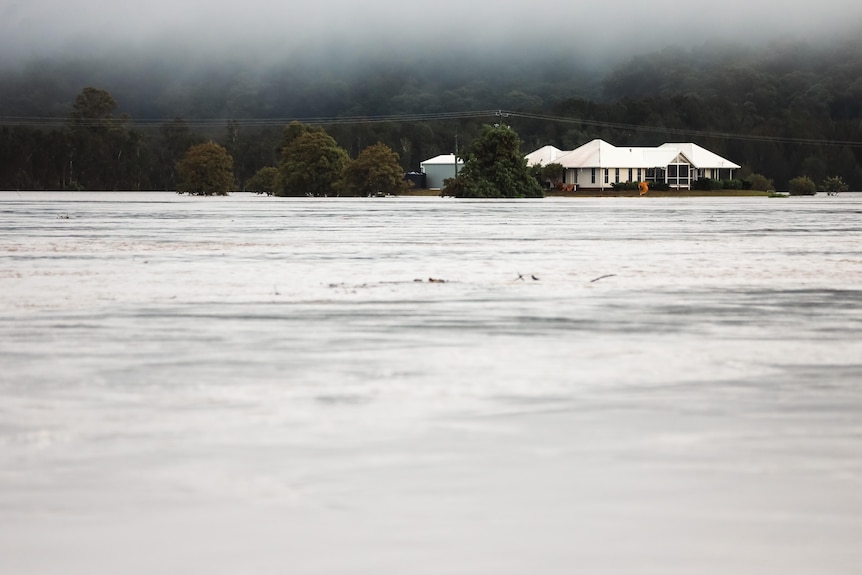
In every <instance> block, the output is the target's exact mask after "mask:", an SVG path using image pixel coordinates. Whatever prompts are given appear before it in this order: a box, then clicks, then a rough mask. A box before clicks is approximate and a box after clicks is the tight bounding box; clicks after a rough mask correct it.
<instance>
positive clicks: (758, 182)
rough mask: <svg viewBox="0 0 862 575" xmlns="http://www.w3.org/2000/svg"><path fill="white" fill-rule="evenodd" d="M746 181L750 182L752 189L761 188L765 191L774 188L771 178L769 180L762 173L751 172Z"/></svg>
mask: <svg viewBox="0 0 862 575" xmlns="http://www.w3.org/2000/svg"><path fill="white" fill-rule="evenodd" d="M748 181H749V182H751V189H752V190H761V191H764V192H766V191H768V190H774V189H775V184H773V183H772V180H770V179H769V178H767V177H766V176H764V175H763V174H751V175H750V176H749V177H748Z"/></svg>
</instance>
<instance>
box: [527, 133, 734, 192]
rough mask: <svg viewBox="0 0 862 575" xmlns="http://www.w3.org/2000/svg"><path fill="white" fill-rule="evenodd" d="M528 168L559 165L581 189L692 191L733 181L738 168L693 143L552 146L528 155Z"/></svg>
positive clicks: (599, 141)
mask: <svg viewBox="0 0 862 575" xmlns="http://www.w3.org/2000/svg"><path fill="white" fill-rule="evenodd" d="M526 158H527V164H528V165H536V164H538V165H542V166H543V165H547V164H549V163H557V164H560V165H562V166H563V168H565V179H564V183H565V184H568V185H572V184H574V185H575V186H576V187H577V188H579V189H604V188H610V187H611V185H612V184H614V183H620V182H643V181H646V182H665V183H667V184H668V185H669V186H670V187H671V188H674V189H690V188H691V184H692V182H694V181H695V180H697V179H700V178H711V179H715V180H723V179H731V178H732V177H733V170H737V169H739V168H740V166H739V165H737V164H735V163H733V162H731V161H730V160H728V159H725V158H722V157H721V156H719V155H717V154H714V153H712V152H710V151H709V150H706V149H704V148H701V147H700V146H698V145H697V144H693V143H681V144H676V143H670V144H662V145H661V146H659V147H657V148H635V147H620V148H618V147H616V146H613V145H611V144H609V143H607V142H605V141H604V140H598V139H596V140H593V141H591V142H588V143H586V144H584V145H583V146H581V147H580V148H577V149H575V150H572V151H570V152H564V151H560V150H558V149H557V148H554V147H553V146H545V147H543V148H539V149H538V150H536V151H535V152H532V153H530V154H527V156H526Z"/></svg>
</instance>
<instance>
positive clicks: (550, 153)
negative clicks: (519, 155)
mask: <svg viewBox="0 0 862 575" xmlns="http://www.w3.org/2000/svg"><path fill="white" fill-rule="evenodd" d="M568 153H569V152H564V151H563V150H561V149H559V148H556V147H554V146H543V147H541V148H539V149H538V150H536V151H535V152H531V153H529V154H527V155H526V158H527V165H528V166H535V165H539V166H547V165H548V164H553V163H555V162H556V161H557V159H558V158H560V157H561V156H564V155H565V154H568Z"/></svg>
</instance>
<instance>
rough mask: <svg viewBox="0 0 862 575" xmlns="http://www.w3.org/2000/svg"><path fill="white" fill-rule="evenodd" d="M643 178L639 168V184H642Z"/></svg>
mask: <svg viewBox="0 0 862 575" xmlns="http://www.w3.org/2000/svg"><path fill="white" fill-rule="evenodd" d="M641 178H642V175H641V169H640V168H638V181H639V182H642V181H643V180H642V179H641Z"/></svg>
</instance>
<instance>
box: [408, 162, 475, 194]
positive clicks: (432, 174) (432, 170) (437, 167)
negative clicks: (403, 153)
mask: <svg viewBox="0 0 862 575" xmlns="http://www.w3.org/2000/svg"><path fill="white" fill-rule="evenodd" d="M463 167H464V161H463V160H462V159H461V158H458V163H457V165H456V164H455V154H443V155H440V156H436V157H434V158H431V159H429V160H425V161H424V162H422V163H420V164H419V168H420V170H421V171H422V173H424V174H425V178H426V179H425V185H426V186H427V187H428V188H429V189H431V190H438V189H440V188H442V187H443V185H444V184H443V180H446V179H448V178H454V177H455V176H456V175H458V173H459V172H460V171H461V168H463Z"/></svg>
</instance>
